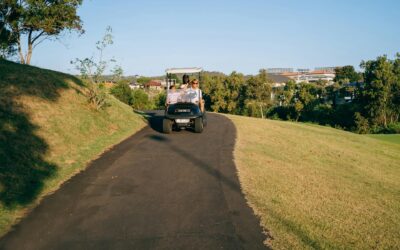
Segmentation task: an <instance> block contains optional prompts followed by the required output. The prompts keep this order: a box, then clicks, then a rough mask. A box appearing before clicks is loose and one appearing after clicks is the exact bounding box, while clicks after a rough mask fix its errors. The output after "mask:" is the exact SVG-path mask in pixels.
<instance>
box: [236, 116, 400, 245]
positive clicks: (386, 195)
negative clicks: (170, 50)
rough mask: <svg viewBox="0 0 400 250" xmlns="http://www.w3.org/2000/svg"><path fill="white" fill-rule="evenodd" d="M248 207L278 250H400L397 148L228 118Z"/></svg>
mask: <svg viewBox="0 0 400 250" xmlns="http://www.w3.org/2000/svg"><path fill="white" fill-rule="evenodd" d="M228 117H229V118H230V119H231V120H232V121H233V122H234V123H235V125H236V127H237V131H238V141H237V146H236V149H235V161H236V163H237V165H238V171H239V178H240V181H241V184H242V187H243V189H244V193H245V195H246V198H247V199H248V201H249V203H250V205H251V206H252V207H253V209H254V210H255V211H256V213H257V214H258V215H259V216H260V217H261V223H262V225H263V227H264V228H265V229H266V230H268V231H269V234H270V235H271V236H272V240H271V241H269V242H268V244H270V245H271V246H272V247H274V248H277V249H292V248H295V249H303V248H328V249H333V248H339V249H340V248H341V249H343V248H354V249H373V248H378V249H393V248H399V247H400V181H399V180H400V145H399V144H395V143H391V142H384V141H381V140H376V139H373V138H370V137H368V136H363V135H357V134H353V133H348V132H344V131H341V130H336V129H332V128H327V127H321V126H316V125H308V124H300V123H291V122H281V121H271V120H261V119H254V118H246V117H239V116H228Z"/></svg>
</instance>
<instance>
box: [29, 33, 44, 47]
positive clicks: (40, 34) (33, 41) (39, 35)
mask: <svg viewBox="0 0 400 250" xmlns="http://www.w3.org/2000/svg"><path fill="white" fill-rule="evenodd" d="M43 34H44V31H42V32H40V33H39V34H38V35H37V36H35V38H33V39H32V44H34V43H35V41H36V40H37V39H38V38H39V37H41V36H42V35H43Z"/></svg>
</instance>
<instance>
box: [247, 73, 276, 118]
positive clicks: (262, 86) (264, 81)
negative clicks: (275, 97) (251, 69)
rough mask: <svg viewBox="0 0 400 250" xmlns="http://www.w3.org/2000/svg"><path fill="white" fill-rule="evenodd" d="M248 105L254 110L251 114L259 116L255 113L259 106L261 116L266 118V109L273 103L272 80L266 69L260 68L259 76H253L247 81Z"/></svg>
mask: <svg viewBox="0 0 400 250" xmlns="http://www.w3.org/2000/svg"><path fill="white" fill-rule="evenodd" d="M245 89H246V106H247V107H248V108H249V109H250V110H251V111H252V114H250V115H251V116H258V114H257V113H258V112H257V113H255V112H254V110H256V107H257V108H259V111H260V112H259V114H260V116H261V118H264V111H265V110H266V108H267V107H268V106H270V104H271V91H272V87H271V81H270V80H269V78H268V75H267V72H266V70H260V72H259V74H258V75H257V76H255V77H254V76H252V77H250V78H249V79H248V80H247V81H246V88H245Z"/></svg>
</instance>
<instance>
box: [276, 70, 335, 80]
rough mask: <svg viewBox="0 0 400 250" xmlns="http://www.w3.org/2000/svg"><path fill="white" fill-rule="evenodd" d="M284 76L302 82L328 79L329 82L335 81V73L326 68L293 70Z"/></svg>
mask: <svg viewBox="0 0 400 250" xmlns="http://www.w3.org/2000/svg"><path fill="white" fill-rule="evenodd" d="M282 75H283V76H286V77H289V78H290V79H293V80H294V81H295V82H296V83H300V82H307V83H311V82H318V81H326V82H328V83H333V79H334V78H335V73H332V72H329V71H325V70H314V71H310V72H292V73H284V74H282Z"/></svg>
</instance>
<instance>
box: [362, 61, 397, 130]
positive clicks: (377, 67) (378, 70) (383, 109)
mask: <svg viewBox="0 0 400 250" xmlns="http://www.w3.org/2000/svg"><path fill="white" fill-rule="evenodd" d="M361 67H362V68H364V70H365V71H364V80H365V84H366V85H365V88H364V90H363V91H362V96H361V101H362V102H363V104H364V110H365V111H364V113H365V115H366V117H367V118H369V119H370V120H371V121H372V123H373V124H374V125H378V126H383V127H385V128H386V127H387V124H388V122H393V121H394V118H395V116H396V114H395V112H393V111H394V110H393V109H392V105H391V104H392V98H393V96H392V88H393V86H395V83H396V76H395V74H394V64H393V63H392V62H391V61H390V60H388V58H387V56H386V55H384V56H379V57H378V58H377V59H376V60H371V61H366V62H364V61H363V62H362V63H361ZM397 116H398V114H397Z"/></svg>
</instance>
